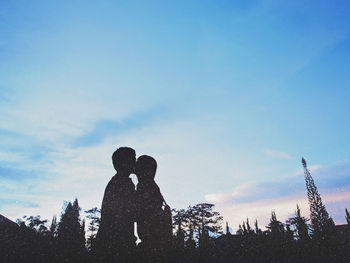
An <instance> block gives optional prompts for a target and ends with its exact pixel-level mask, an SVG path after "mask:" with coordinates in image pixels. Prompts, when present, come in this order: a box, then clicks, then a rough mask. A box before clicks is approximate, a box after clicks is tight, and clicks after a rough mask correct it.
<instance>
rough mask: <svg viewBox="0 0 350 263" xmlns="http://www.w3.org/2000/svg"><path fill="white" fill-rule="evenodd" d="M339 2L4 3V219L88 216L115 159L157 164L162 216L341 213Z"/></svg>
mask: <svg viewBox="0 0 350 263" xmlns="http://www.w3.org/2000/svg"><path fill="white" fill-rule="evenodd" d="M349 25H350V3H349V1H319V0H318V1H311V0H310V1H271V0H266V1H258V0H244V1H188V0H186V1H97V2H96V1H24V0H23V1H21V0H18V1H7V0H3V1H1V2H0V80H1V81H0V214H2V215H4V216H7V217H9V218H10V219H12V220H15V219H16V218H18V217H21V216H23V215H41V216H42V217H43V218H47V219H50V218H51V217H52V216H53V215H54V214H56V215H60V213H61V208H62V202H63V200H73V199H74V198H75V197H77V198H78V199H79V203H80V205H81V206H82V208H83V209H89V208H91V207H94V206H100V204H101V200H102V197H103V192H104V188H105V186H106V184H107V183H108V181H109V180H110V178H111V177H112V176H113V175H114V170H113V166H112V163H111V155H112V153H113V151H114V150H115V149H116V148H117V147H120V146H130V147H133V148H134V149H135V150H136V152H137V155H138V156H140V155H142V154H148V155H151V156H153V157H155V158H156V160H157V161H158V172H157V175H156V181H157V183H158V184H159V186H160V188H161V191H162V193H163V195H164V197H165V199H166V200H167V201H168V203H169V204H170V205H171V206H172V207H176V208H185V207H187V206H188V205H190V204H196V203H199V202H212V203H214V204H216V208H217V209H218V210H219V211H220V212H221V213H222V214H223V216H224V220H226V221H228V222H229V224H230V225H231V226H232V228H233V230H237V226H238V224H239V223H240V222H242V221H243V220H244V219H245V218H247V217H248V218H249V219H250V220H251V221H253V220H254V219H255V218H257V219H258V221H259V222H260V225H261V226H264V225H266V224H267V223H268V220H269V217H270V214H271V211H272V210H275V211H276V214H277V217H278V219H280V220H281V221H283V220H285V219H286V218H287V217H289V216H291V215H292V214H293V213H294V211H295V208H296V203H299V205H300V206H301V210H302V213H303V214H304V215H308V206H307V200H306V190H305V185H304V178H303V172H302V169H301V168H302V166H301V157H305V158H306V160H307V162H308V164H309V167H310V169H311V171H312V175H313V177H314V179H315V182H316V184H317V186H318V187H319V191H320V193H321V195H322V197H323V200H324V202H325V203H326V207H327V209H328V211H329V213H330V215H331V216H332V217H333V218H334V219H335V221H336V222H337V223H344V222H345V218H344V216H345V213H344V208H345V207H348V208H350V156H349V149H350V140H349V134H350V119H349V116H350V107H349V101H350V72H349V71H350V70H349V69H350V55H349V54H350V35H349V33H350V26H349Z"/></svg>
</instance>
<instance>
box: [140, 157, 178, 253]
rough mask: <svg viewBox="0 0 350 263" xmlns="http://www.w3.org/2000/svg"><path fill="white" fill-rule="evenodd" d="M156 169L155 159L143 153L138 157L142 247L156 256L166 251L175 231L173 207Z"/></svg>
mask: <svg viewBox="0 0 350 263" xmlns="http://www.w3.org/2000/svg"><path fill="white" fill-rule="evenodd" d="M156 170H157V162H156V160H155V159H154V158H152V157H150V156H147V155H142V156H140V157H139V158H138V159H137V162H136V170H135V173H136V175H137V179H138V184H137V208H138V213H137V215H138V217H137V232H138V235H139V237H140V239H141V247H142V248H143V250H144V251H146V252H147V251H148V252H149V253H151V254H152V253H153V255H155V254H160V253H162V252H164V250H165V249H166V246H167V245H168V243H169V242H170V240H169V235H170V236H171V231H172V222H171V212H170V207H169V206H168V205H167V204H166V203H165V200H164V198H163V196H162V194H161V192H160V190H159V187H158V185H157V184H156V182H155V181H154V177H155V174H156ZM163 206H165V208H164V209H163ZM169 213H170V214H169ZM168 215H169V216H168ZM168 217H170V219H169V218H168ZM165 225H168V227H167V226H165Z"/></svg>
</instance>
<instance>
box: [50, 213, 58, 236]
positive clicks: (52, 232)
mask: <svg viewBox="0 0 350 263" xmlns="http://www.w3.org/2000/svg"><path fill="white" fill-rule="evenodd" d="M49 232H50V235H51V236H52V237H55V236H56V234H57V218H56V216H53V217H52V220H51V225H50V229H49Z"/></svg>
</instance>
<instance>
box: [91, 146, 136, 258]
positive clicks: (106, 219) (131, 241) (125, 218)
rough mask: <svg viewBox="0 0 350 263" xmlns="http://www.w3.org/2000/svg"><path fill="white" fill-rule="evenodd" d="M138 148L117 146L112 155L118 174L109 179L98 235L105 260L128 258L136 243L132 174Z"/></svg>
mask: <svg viewBox="0 0 350 263" xmlns="http://www.w3.org/2000/svg"><path fill="white" fill-rule="evenodd" d="M135 155H136V154H135V151H134V150H133V149H131V148H128V147H121V148H119V149H117V150H116V151H115V152H114V153H113V155H112V160H113V166H114V168H115V170H116V171H117V173H116V175H114V176H113V177H112V179H111V180H110V181H109V183H108V185H107V187H106V190H105V193H104V197H103V201H102V208H101V223H100V228H99V231H98V233H97V237H96V248H95V250H96V254H97V256H98V258H99V259H100V260H103V261H104V262H108V261H115V260H119V261H122V262H125V261H128V260H129V258H130V255H131V254H132V252H133V248H134V247H135V241H136V237H135V235H134V221H135V197H136V192H135V185H134V184H133V182H132V180H131V179H130V178H129V176H130V174H131V173H133V172H134V171H135V161H136V157H135Z"/></svg>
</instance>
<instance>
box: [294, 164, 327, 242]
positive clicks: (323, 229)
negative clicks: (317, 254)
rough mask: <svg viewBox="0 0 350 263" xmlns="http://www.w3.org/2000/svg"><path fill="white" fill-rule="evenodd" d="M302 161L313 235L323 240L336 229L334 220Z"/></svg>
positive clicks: (316, 239)
mask: <svg viewBox="0 0 350 263" xmlns="http://www.w3.org/2000/svg"><path fill="white" fill-rule="evenodd" d="M301 162H302V165H303V168H304V175H305V182H306V189H307V197H308V200H309V205H310V219H311V229H312V236H313V239H314V240H315V241H317V242H322V241H324V240H326V239H328V238H329V235H331V234H332V232H333V231H334V222H333V219H332V218H330V217H329V215H328V212H327V210H326V207H325V205H324V204H323V203H322V199H321V195H320V194H319V193H318V190H317V187H316V185H315V182H314V179H313V178H312V176H311V173H310V170H309V169H308V168H307V164H306V161H305V159H304V158H302V160H301Z"/></svg>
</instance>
